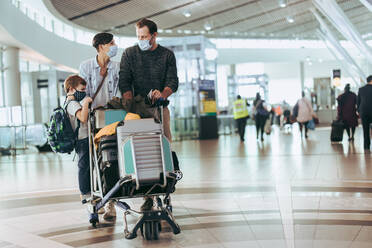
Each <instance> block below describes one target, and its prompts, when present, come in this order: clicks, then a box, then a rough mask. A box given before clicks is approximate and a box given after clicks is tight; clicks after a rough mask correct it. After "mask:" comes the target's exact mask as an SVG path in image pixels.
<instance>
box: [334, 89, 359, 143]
mask: <svg viewBox="0 0 372 248" xmlns="http://www.w3.org/2000/svg"><path fill="white" fill-rule="evenodd" d="M337 103H338V107H337V112H338V118H337V119H338V120H342V122H343V123H344V128H345V129H346V133H347V136H348V137H349V141H353V140H354V133H355V128H356V127H357V126H358V115H357V113H356V111H357V108H356V105H357V96H356V94H355V93H354V92H351V91H350V84H347V85H346V86H345V92H344V93H343V94H341V95H339V96H338V97H337Z"/></svg>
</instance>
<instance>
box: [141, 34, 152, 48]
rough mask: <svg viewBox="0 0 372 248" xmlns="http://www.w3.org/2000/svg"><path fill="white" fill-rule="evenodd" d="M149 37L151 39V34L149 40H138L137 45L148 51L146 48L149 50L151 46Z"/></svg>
mask: <svg viewBox="0 0 372 248" xmlns="http://www.w3.org/2000/svg"><path fill="white" fill-rule="evenodd" d="M151 39H152V35H151V38H150V39H149V40H138V46H139V48H140V49H141V50H142V51H148V50H150V48H151V47H152V45H151V44H150V41H151Z"/></svg>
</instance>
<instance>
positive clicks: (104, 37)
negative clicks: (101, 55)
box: [92, 33, 114, 51]
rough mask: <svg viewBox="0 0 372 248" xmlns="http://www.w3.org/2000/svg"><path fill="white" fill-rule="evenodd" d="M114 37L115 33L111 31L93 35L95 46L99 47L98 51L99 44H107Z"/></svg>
mask: <svg viewBox="0 0 372 248" xmlns="http://www.w3.org/2000/svg"><path fill="white" fill-rule="evenodd" d="M113 38H114V35H113V34H110V33H98V34H96V35H95V36H94V37H93V42H92V43H93V44H92V45H93V46H94V47H95V48H96V49H97V51H98V46H99V45H101V44H102V45H106V44H108V43H110V42H111V41H112V39H113Z"/></svg>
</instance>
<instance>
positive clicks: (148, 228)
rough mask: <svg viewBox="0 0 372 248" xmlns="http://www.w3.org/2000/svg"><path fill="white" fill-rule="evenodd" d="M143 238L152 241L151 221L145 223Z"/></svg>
mask: <svg viewBox="0 0 372 248" xmlns="http://www.w3.org/2000/svg"><path fill="white" fill-rule="evenodd" d="M143 225H144V228H143V237H144V238H145V240H151V239H152V222H151V221H145V223H144V224H143Z"/></svg>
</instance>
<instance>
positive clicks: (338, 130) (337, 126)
mask: <svg viewBox="0 0 372 248" xmlns="http://www.w3.org/2000/svg"><path fill="white" fill-rule="evenodd" d="M343 136H344V123H343V122H342V121H338V120H336V121H333V122H332V130H331V142H341V141H342V138H343Z"/></svg>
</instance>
